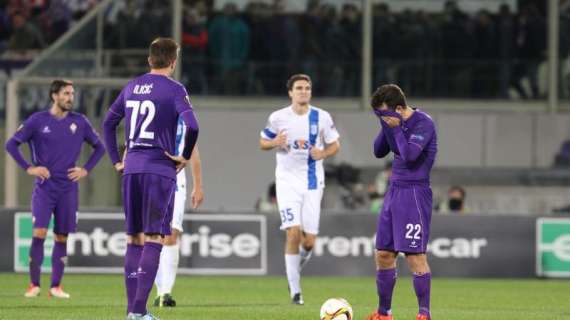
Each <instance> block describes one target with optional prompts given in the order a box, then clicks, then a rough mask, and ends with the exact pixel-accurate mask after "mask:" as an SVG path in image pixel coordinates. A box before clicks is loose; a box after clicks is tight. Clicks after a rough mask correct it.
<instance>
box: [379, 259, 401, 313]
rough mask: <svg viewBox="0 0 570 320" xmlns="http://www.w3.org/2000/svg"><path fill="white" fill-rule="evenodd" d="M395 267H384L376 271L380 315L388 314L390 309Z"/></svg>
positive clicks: (394, 282) (395, 276)
mask: <svg viewBox="0 0 570 320" xmlns="http://www.w3.org/2000/svg"><path fill="white" fill-rule="evenodd" d="M396 278H397V274H396V269H395V268H394V269H385V270H377V271H376V290H377V291H378V299H379V302H378V313H379V314H381V315H388V314H390V312H391V311H390V309H392V294H393V292H394V286H395V285H396Z"/></svg>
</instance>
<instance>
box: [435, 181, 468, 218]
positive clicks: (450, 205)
mask: <svg viewBox="0 0 570 320" xmlns="http://www.w3.org/2000/svg"><path fill="white" fill-rule="evenodd" d="M465 197H466V193H465V189H464V188H463V187H460V186H452V187H451V188H449V190H448V191H447V202H444V203H442V204H441V205H440V207H439V212H440V213H456V214H464V213H467V212H468V211H469V210H468V209H467V206H466V205H465Z"/></svg>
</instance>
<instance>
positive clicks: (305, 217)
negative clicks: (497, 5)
mask: <svg viewBox="0 0 570 320" xmlns="http://www.w3.org/2000/svg"><path fill="white" fill-rule="evenodd" d="M287 88H288V89H289V97H290V98H291V105H290V106H288V107H286V108H283V109H280V110H277V111H275V112H273V113H272V114H271V116H269V121H268V122H267V125H266V127H265V129H263V131H261V139H260V141H259V144H260V147H261V149H262V150H272V149H276V150H277V152H276V153H277V154H276V160H277V166H276V168H275V183H276V187H277V204H278V207H279V213H280V215H281V229H282V230H286V233H287V240H286V241H287V243H286V247H285V269H286V271H287V280H288V282H289V294H290V295H291V300H292V302H293V303H294V304H298V305H302V304H304V302H303V298H302V295H301V284H300V282H301V281H300V279H301V269H302V267H303V266H304V265H305V263H306V262H307V261H308V259H309V257H310V256H311V252H312V249H313V246H314V244H315V240H316V237H317V234H318V233H319V218H320V213H321V199H322V196H323V188H324V186H325V175H324V169H323V159H325V158H328V157H330V156H333V155H335V154H336V153H337V152H338V150H339V148H340V144H339V141H338V138H339V134H338V132H337V130H336V128H335V126H334V123H333V121H332V118H331V116H330V114H329V113H328V112H326V111H324V110H322V109H319V108H316V107H314V106H312V105H310V101H311V79H310V77H309V76H307V75H304V74H296V75H293V76H292V77H291V78H290V79H289V80H288V81H287Z"/></svg>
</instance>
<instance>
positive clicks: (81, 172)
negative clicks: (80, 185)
mask: <svg viewBox="0 0 570 320" xmlns="http://www.w3.org/2000/svg"><path fill="white" fill-rule="evenodd" d="M87 174H88V172H87V170H85V169H84V168H81V167H75V168H71V169H69V170H67V178H68V179H69V180H71V181H73V182H77V181H79V179H81V178H83V177H86V176H87Z"/></svg>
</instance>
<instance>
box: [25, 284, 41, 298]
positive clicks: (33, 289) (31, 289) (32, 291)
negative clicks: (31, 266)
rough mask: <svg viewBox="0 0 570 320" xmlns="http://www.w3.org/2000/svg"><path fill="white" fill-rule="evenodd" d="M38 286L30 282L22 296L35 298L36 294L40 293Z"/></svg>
mask: <svg viewBox="0 0 570 320" xmlns="http://www.w3.org/2000/svg"><path fill="white" fill-rule="evenodd" d="M40 291H41V290H40V287H38V286H34V285H33V284H32V283H30V285H29V286H28V289H26V293H24V297H26V298H36V297H37V296H39V295H40Z"/></svg>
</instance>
